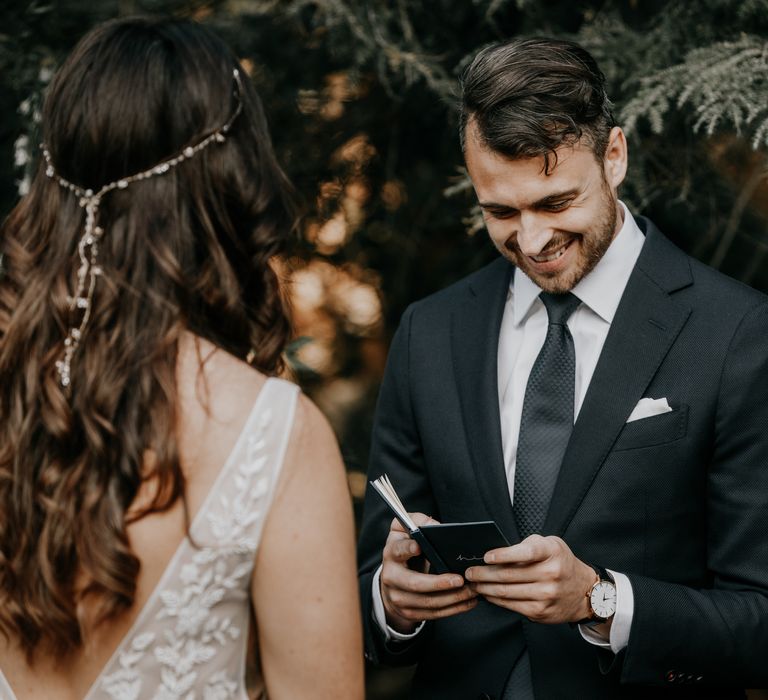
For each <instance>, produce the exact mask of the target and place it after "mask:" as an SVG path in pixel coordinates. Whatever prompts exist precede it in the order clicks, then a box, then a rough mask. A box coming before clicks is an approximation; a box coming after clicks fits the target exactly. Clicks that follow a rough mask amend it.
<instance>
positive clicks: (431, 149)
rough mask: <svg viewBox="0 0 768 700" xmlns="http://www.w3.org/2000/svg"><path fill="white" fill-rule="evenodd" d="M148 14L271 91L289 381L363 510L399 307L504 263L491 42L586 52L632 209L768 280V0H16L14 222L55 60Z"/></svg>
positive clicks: (9, 103) (10, 161) (381, 682)
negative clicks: (481, 164) (312, 412)
mask: <svg viewBox="0 0 768 700" xmlns="http://www.w3.org/2000/svg"><path fill="white" fill-rule="evenodd" d="M143 13H151V14H174V15H181V16H186V17H192V18H195V19H196V20H198V21H200V22H203V23H206V24H208V25H210V26H212V27H214V28H215V29H216V30H217V31H218V33H219V34H220V35H221V36H222V37H224V38H225V39H226V40H227V41H228V43H229V44H230V45H231V46H232V47H233V48H234V49H235V51H236V53H237V55H238V56H239V57H240V58H241V61H242V63H243V65H244V67H245V69H246V71H247V72H248V74H249V76H250V78H251V79H252V80H253V82H254V83H255V85H256V87H257V89H258V90H259V91H260V93H261V96H262V98H263V100H264V103H265V106H266V110H267V114H268V118H269V121H270V125H271V131H272V135H273V138H274V141H275V145H276V149H277V152H278V155H279V157H280V159H281V162H282V163H283V165H284V167H285V169H286V170H287V172H288V173H289V175H290V176H291V178H292V179H293V181H294V182H295V184H296V186H297V188H298V190H299V192H300V194H301V196H302V199H303V202H304V218H303V221H302V225H301V228H300V232H299V235H298V236H297V237H296V239H295V241H294V243H295V245H294V246H293V254H292V255H291V256H290V257H289V258H288V259H285V260H283V261H281V262H280V266H281V269H282V274H283V277H284V278H285V280H286V285H287V289H288V292H289V296H290V299H291V302H292V306H293V311H294V317H295V328H296V338H295V340H294V342H293V343H292V345H291V347H290V348H289V351H288V353H289V357H290V360H291V366H292V372H293V374H294V376H295V378H296V380H297V381H299V382H300V383H301V385H302V386H303V387H304V389H305V391H307V393H309V394H310V395H311V396H312V397H313V398H314V399H315V401H316V402H317V403H318V404H319V405H320V407H321V408H322V409H323V411H324V412H325V413H326V415H327V416H328V417H329V419H330V420H331V422H332V424H333V426H334V428H335V430H336V432H337V435H338V437H339V440H340V442H341V445H342V451H343V454H344V457H345V461H346V464H347V469H348V474H349V485H350V491H351V493H352V496H353V498H354V499H355V504H356V510H357V514H358V516H359V508H360V502H361V497H362V493H363V490H364V487H365V468H366V460H367V449H368V440H369V435H370V428H371V422H372V416H373V409H374V405H375V398H376V392H377V389H378V384H379V381H380V378H381V375H382V371H383V368H384V363H385V360H386V353H387V347H388V342H389V339H390V338H391V336H392V333H393V332H394V329H395V328H396V326H397V322H398V319H399V317H400V315H401V313H402V312H403V310H404V309H405V307H406V305H407V304H408V303H410V302H411V301H413V300H415V299H418V298H420V297H422V296H425V295H426V294H429V293H430V292H433V291H435V290H437V289H439V288H442V287H444V286H446V285H448V284H449V283H451V282H453V281H454V280H456V279H458V278H460V277H462V276H464V275H465V274H467V273H468V272H470V271H472V270H474V269H477V268H478V267H480V266H481V265H483V264H484V263H485V262H488V261H490V260H491V259H493V257H494V255H495V253H494V251H493V249H492V246H491V245H490V244H489V242H488V241H487V237H486V235H485V232H484V230H483V225H482V220H481V218H480V216H479V212H478V210H477V209H476V207H475V204H474V199H473V194H472V189H471V186H470V184H469V182H468V180H467V178H466V173H465V171H464V169H463V165H462V160H461V154H460V151H459V147H458V142H457V136H456V108H455V104H456V93H455V90H456V78H457V76H458V74H459V73H460V71H461V69H462V67H463V66H464V65H465V64H466V62H467V61H468V60H469V59H470V58H471V56H472V55H473V54H474V53H475V52H476V51H477V50H478V49H479V48H480V47H482V46H484V45H486V44H488V43H490V42H494V41H498V40H501V39H505V38H508V37H512V36H520V35H540V34H546V35H554V36H559V37H565V38H571V39H575V40H577V41H579V42H581V43H583V44H584V45H585V46H587V47H588V48H589V49H590V50H591V51H592V52H593V53H594V54H595V56H596V57H597V58H598V60H599V62H600V64H601V66H602V68H603V70H604V72H605V73H606V76H607V78H608V82H609V85H610V89H609V94H610V95H611V96H612V99H613V101H614V103H615V111H616V114H617V116H618V118H619V121H620V123H622V124H623V125H624V126H625V128H626V130H627V132H628V135H629V144H630V174H629V178H628V181H627V183H626V185H625V186H624V187H623V190H622V198H623V199H624V200H625V201H626V202H627V204H628V205H629V206H630V209H632V210H633V211H635V212H637V213H643V214H646V215H648V216H650V217H651V218H652V219H653V220H654V221H655V222H656V223H657V224H658V225H659V226H660V227H661V229H662V230H663V231H665V232H666V234H667V235H668V236H669V237H670V238H672V239H673V240H674V241H675V242H676V243H677V244H678V245H680V246H681V247H682V248H684V249H685V250H686V251H688V252H690V253H691V254H693V255H694V256H696V257H697V258H700V259H701V260H703V261H705V262H707V263H709V264H710V265H713V266H714V267H717V268H720V269H722V270H723V271H724V272H726V273H727V274H729V275H732V276H733V277H736V278H737V279H740V280H742V281H743V282H744V283H746V284H749V285H752V286H754V287H756V288H758V289H762V290H763V291H768V255H767V252H768V0H690V1H688V0H670V1H663V0H604V1H602V2H599V1H592V2H588V1H572V0H548V1H545V0H407V1H406V0H380V1H375V0H372V1H370V2H366V1H365V0H209V1H202V0H199V1H198V0H185V1H179V0H99V1H98V2H94V1H93V0H90V1H89V0H32V1H28V0H16V1H11V0H4V2H3V3H2V8H0V115H2V116H1V118H0V215H2V216H5V215H6V214H7V213H8V212H9V211H10V209H11V208H12V207H13V205H14V204H15V202H16V201H17V200H18V198H19V197H20V196H22V195H23V194H24V192H25V188H26V187H27V183H28V177H29V172H30V169H31V168H32V167H33V166H34V163H35V162H36V159H37V158H38V157H39V153H38V151H37V145H36V144H37V143H38V138H37V134H36V125H37V123H38V121H39V108H40V103H41V97H42V95H43V93H44V91H45V88H46V85H47V84H48V83H49V81H50V78H51V76H52V74H53V72H54V71H55V68H56V66H57V64H58V63H59V62H60V61H61V59H62V58H63V56H65V55H66V54H67V53H68V52H69V50H70V49H71V48H72V47H73V46H74V44H75V42H76V41H77V40H78V39H79V37H80V36H82V34H83V33H85V32H86V31H87V30H88V29H90V28H91V27H92V26H93V25H94V24H97V23H98V22H101V21H103V20H106V19H110V18H113V17H118V16H125V15H131V14H143ZM766 342H768V339H766ZM435 352H436V353H439V352H441V348H439V347H436V348H435ZM767 497H768V495H767ZM766 544H767V546H768V541H767V543H766ZM408 675H409V672H408V671H402V670H401V671H380V670H374V669H369V677H368V697H369V698H371V699H372V700H395V698H400V697H403V696H404V695H403V694H404V690H403V689H404V687H405V685H406V684H407V680H408ZM752 697H754V698H768V694H763V693H761V692H759V691H753V693H752Z"/></svg>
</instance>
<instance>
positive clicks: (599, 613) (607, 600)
mask: <svg viewBox="0 0 768 700" xmlns="http://www.w3.org/2000/svg"><path fill="white" fill-rule="evenodd" d="M591 566H592V568H593V569H594V570H595V573H596V574H597V581H595V583H593V584H592V586H590V588H589V590H588V591H587V592H586V593H585V595H586V597H587V602H588V603H589V617H588V618H586V619H584V620H579V623H578V624H580V625H586V626H587V627H593V626H595V625H600V624H602V623H603V622H607V621H608V620H609V619H610V618H612V617H613V616H614V614H615V613H616V584H615V583H614V582H613V578H612V577H611V575H610V574H609V573H608V572H607V571H606V570H605V569H604V568H603V567H601V566H595V565H591Z"/></svg>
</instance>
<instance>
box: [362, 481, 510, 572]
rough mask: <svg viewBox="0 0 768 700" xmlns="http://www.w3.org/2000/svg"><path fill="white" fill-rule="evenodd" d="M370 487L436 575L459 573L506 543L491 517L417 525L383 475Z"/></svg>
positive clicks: (478, 563)
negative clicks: (464, 521)
mask: <svg viewBox="0 0 768 700" xmlns="http://www.w3.org/2000/svg"><path fill="white" fill-rule="evenodd" d="M371 486H373V488H374V489H375V490H376V492H377V493H378V494H379V495H380V496H381V498H382V499H383V500H384V502H385V503H386V504H387V505H388V506H389V508H390V510H391V511H392V513H393V514H394V516H395V517H396V518H397V519H398V520H399V521H400V524H401V525H402V526H403V527H404V528H405V530H406V532H408V534H409V535H410V536H411V537H412V538H413V539H414V540H415V541H416V542H418V543H419V547H421V552H422V554H423V555H424V556H425V557H426V558H427V560H428V561H429V563H430V565H431V570H432V571H433V572H434V573H436V574H447V573H454V574H462V575H463V574H464V572H465V571H466V570H467V569H468V568H469V567H470V566H476V565H480V564H483V556H484V555H485V553H486V552H488V551H490V550H491V549H498V548H499V547H508V546H509V542H507V538H506V537H504V535H503V533H502V532H501V530H499V527H498V525H496V523H495V522H493V521H492V520H483V521H480V522H475V523H441V524H439V525H424V526H422V527H417V526H416V523H414V522H413V520H411V517H410V516H409V515H408V511H407V510H406V509H405V507H404V506H403V504H402V501H401V500H400V497H399V496H398V495H397V493H396V491H395V489H394V487H393V486H392V482H391V481H390V480H389V477H388V476H387V475H386V474H384V475H383V476H380V477H379V478H378V479H376V480H375V481H372V482H371Z"/></svg>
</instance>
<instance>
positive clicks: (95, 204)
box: [41, 68, 243, 389]
mask: <svg viewBox="0 0 768 700" xmlns="http://www.w3.org/2000/svg"><path fill="white" fill-rule="evenodd" d="M232 75H233V77H234V80H235V99H236V101H237V103H236V106H235V109H234V111H233V112H232V115H231V116H230V118H229V119H228V120H227V121H226V123H225V124H224V125H223V126H221V127H219V128H218V129H216V130H215V131H213V132H211V133H210V134H209V135H208V136H206V137H205V138H203V139H201V140H200V141H198V142H197V143H193V144H190V145H189V146H186V147H185V148H183V149H182V150H181V152H180V153H178V154H177V155H175V156H173V157H172V158H168V159H167V160H164V161H162V162H160V163H158V164H157V165H154V166H152V167H151V168H148V169H147V170H142V171H141V172H140V173H135V174H134V175H129V176H127V177H123V178H120V179H119V180H115V181H114V182H110V183H109V184H107V185H104V186H103V187H102V188H101V189H100V190H98V191H97V192H94V191H93V190H91V189H84V188H82V187H79V186H78V185H75V184H73V183H71V182H69V181H68V180H66V179H64V178H63V177H61V175H59V174H58V173H57V172H56V169H55V168H54V166H53V161H52V160H51V154H50V152H49V151H48V147H47V146H46V145H45V144H41V148H42V151H43V157H44V158H45V163H46V168H45V174H46V176H48V177H49V178H51V179H52V180H55V181H56V182H57V183H58V184H59V185H60V186H61V187H63V188H64V189H66V190H69V191H70V192H72V194H74V195H76V196H77V197H79V200H78V204H79V205H80V207H81V208H83V209H85V228H84V229H83V235H82V236H81V237H80V241H79V242H78V244H77V254H78V257H79V258H80V266H79V267H78V269H77V287H76V289H75V293H74V295H73V296H70V297H68V298H67V300H68V302H69V310H70V312H72V313H79V314H80V322H79V323H78V324H76V325H73V326H71V327H70V328H69V330H68V331H67V335H66V337H65V338H64V355H63V357H62V358H61V359H60V360H57V361H56V371H57V372H58V373H59V382H60V384H61V386H62V387H63V388H64V389H68V388H69V386H70V383H71V380H72V376H71V366H72V357H73V356H74V354H75V352H76V350H77V348H78V346H79V345H80V339H81V338H82V336H83V332H84V331H85V327H86V326H87V325H88V321H89V319H90V317H91V308H92V305H93V294H94V291H95V289H96V279H97V278H98V277H99V275H101V273H102V269H101V267H100V266H99V264H98V255H99V241H100V240H101V238H102V236H103V235H104V229H103V228H101V226H99V225H98V219H99V206H100V205H101V198H102V197H103V196H104V195H105V194H107V193H108V192H111V191H112V190H124V189H126V188H127V187H128V186H130V185H131V184H133V183H134V182H138V181H139V180H147V179H148V178H151V177H154V176H155V175H164V174H165V173H167V172H168V171H169V170H171V169H173V168H175V167H176V166H177V165H179V164H181V163H183V162H184V161H185V160H189V159H190V158H193V157H194V156H196V155H197V154H198V153H199V152H200V151H202V150H203V149H204V148H207V147H208V146H210V145H211V144H212V143H224V141H225V140H226V135H227V133H228V132H229V130H230V129H231V128H232V124H233V123H234V121H235V119H237V117H238V115H239V114H240V112H241V111H242V110H243V102H242V95H243V83H242V80H241V79H240V72H239V71H238V70H237V68H235V69H234V71H233V73H232Z"/></svg>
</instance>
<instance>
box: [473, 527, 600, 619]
mask: <svg viewBox="0 0 768 700" xmlns="http://www.w3.org/2000/svg"><path fill="white" fill-rule="evenodd" d="M485 562H486V564H487V566H473V567H471V568H470V569H467V571H466V574H465V576H466V578H467V580H468V581H470V582H471V583H470V584H469V585H470V587H471V588H473V589H474V590H475V591H477V593H479V594H480V595H482V596H483V597H484V598H485V599H486V600H488V601H489V602H491V603H494V604H495V605H500V606H501V607H504V608H508V609H509V610H514V611H516V612H519V613H520V614H521V615H524V616H525V617H527V618H528V619H529V620H532V621H534V622H541V623H545V624H555V623H559V622H578V621H579V620H583V619H584V618H586V617H588V616H589V612H590V609H589V602H588V601H587V598H586V595H585V593H586V592H587V591H588V590H589V588H590V586H592V584H593V583H595V580H596V576H595V571H594V569H592V567H591V566H588V565H587V564H585V563H584V562H582V561H580V560H579V559H577V558H576V557H575V556H574V554H573V552H571V550H570V548H569V547H568V545H567V544H566V543H565V542H564V541H563V540H561V539H560V538H559V537H542V536H541V535H531V536H530V537H526V538H525V539H524V540H523V541H522V542H521V543H520V544H516V545H514V546H512V547H503V548H502V549H494V550H491V551H490V552H487V553H486V555H485Z"/></svg>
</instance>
